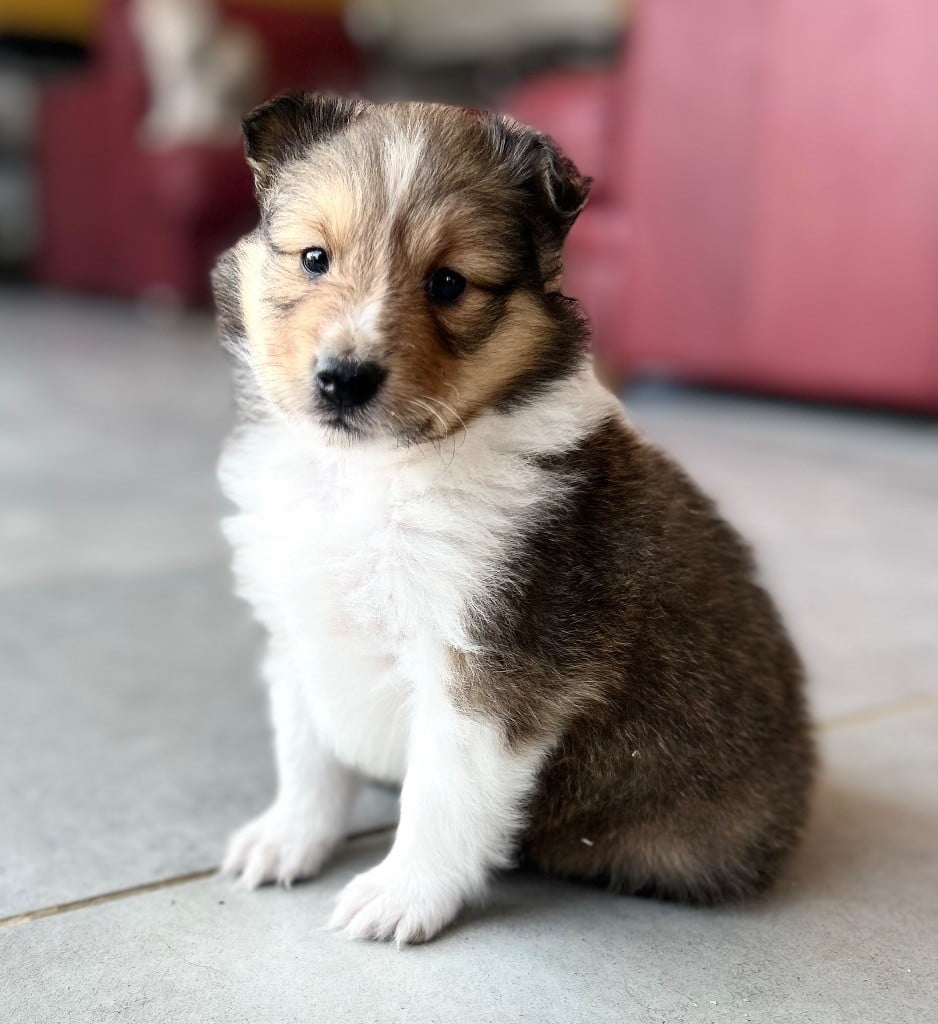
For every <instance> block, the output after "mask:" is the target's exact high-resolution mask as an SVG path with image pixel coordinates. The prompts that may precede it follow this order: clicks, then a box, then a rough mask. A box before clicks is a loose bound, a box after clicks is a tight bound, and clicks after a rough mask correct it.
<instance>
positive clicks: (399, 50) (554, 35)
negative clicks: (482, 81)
mask: <svg viewBox="0 0 938 1024" xmlns="http://www.w3.org/2000/svg"><path fill="white" fill-rule="evenodd" d="M629 6H630V5H629V4H627V3H623V0H575V2H571V0H351V3H350V4H349V9H348V17H349V24H350V28H351V30H352V32H353V33H354V34H355V35H356V36H357V37H358V38H359V39H360V40H361V41H362V42H366V43H369V44H372V45H380V46H381V47H382V48H384V49H385V50H386V51H388V52H391V53H393V54H394V55H395V56H397V57H399V58H402V59H404V60H408V61H413V62H414V63H424V64H427V63H430V64H439V63H446V62H448V61H460V60H477V59H479V58H484V59H499V58H504V57H510V56H511V55H512V54H515V53H518V52H522V51H525V50H533V49H537V48H540V47H555V46H558V45H567V46H583V45H585V46H591V45H596V44H602V43H604V42H605V41H607V40H608V39H609V37H610V36H612V35H614V34H615V33H616V32H617V31H618V30H619V29H620V28H621V27H622V24H623V22H624V20H625V15H626V12H627V8H628V7H629Z"/></svg>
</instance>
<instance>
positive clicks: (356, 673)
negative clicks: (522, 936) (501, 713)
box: [220, 374, 613, 780]
mask: <svg viewBox="0 0 938 1024" xmlns="http://www.w3.org/2000/svg"><path fill="white" fill-rule="evenodd" d="M612 403H613V400H612V398H611V396H609V395H608V394H607V393H606V392H604V391H602V389H600V388H599V387H598V385H596V384H595V382H594V381H593V379H592V376H591V374H584V376H583V377H581V378H577V379H576V380H574V381H572V382H566V383H565V384H564V385H562V387H560V388H558V389H557V390H556V391H555V392H553V393H548V394H547V395H545V396H543V397H542V398H541V399H539V400H538V401H537V402H535V403H532V404H531V405H530V406H527V407H525V408H524V409H523V410H521V411H516V412H514V413H511V414H507V415H496V414H490V415H487V416H485V417H481V418H480V419H479V420H477V421H476V422H475V423H473V424H472V425H471V426H470V428H469V430H468V431H467V432H466V434H464V435H460V436H458V437H456V438H454V439H450V440H448V441H447V442H445V443H444V445H443V446H442V449H441V450H438V449H435V448H430V447H421V448H410V449H404V450H396V449H388V448H383V447H382V448H377V447H372V446H361V447H356V448H352V449H344V448H341V447H330V446H326V445H325V444H324V443H323V442H322V441H321V440H320V439H319V438H318V437H317V436H316V435H314V434H313V433H312V432H311V431H309V430H308V429H305V428H300V427H297V426H295V425H289V424H285V423H279V422H278V423H273V424H264V425H259V426H254V427H250V428H247V429H246V430H245V431H243V432H242V433H241V434H239V435H238V436H237V437H236V438H235V439H234V440H233V441H232V443H231V444H230V446H229V448H228V450H227V452H226V454H225V457H224V459H223V461H222V466H221V470H220V476H221V480H222V484H223V486H224V488H225V491H226V493H227V494H228V496H229V497H230V498H232V500H233V501H234V502H235V503H236V504H237V505H238V506H239V508H240V514H238V515H236V516H234V517H232V518H231V519H229V520H228V521H227V522H226V532H227V534H228V537H229V539H230V540H231V543H232V545H233V547H234V549H235V560H234V567H235V575H236V578H237V581H238V587H239V592H240V593H241V595H242V596H243V597H245V598H246V599H247V600H248V601H250V602H251V604H252V605H253V606H254V608H255V611H256V613H257V615H258V617H259V618H260V619H261V621H262V622H263V623H264V624H265V625H266V626H267V628H268V629H269V630H270V633H271V648H272V651H273V652H274V653H275V655H276V656H277V657H278V658H280V659H287V660H289V661H290V663H291V665H292V669H293V671H295V672H296V673H298V674H299V676H300V678H301V680H302V685H303V688H304V691H305V692H306V693H307V694H308V701H309V710H310V714H311V716H312V717H313V720H314V722H315V726H316V729H317V731H318V732H319V734H320V738H321V739H322V740H323V742H324V743H326V744H328V745H329V747H330V748H331V749H333V750H334V752H335V753H336V754H337V755H338V756H339V758H340V759H341V760H343V761H345V762H346V763H348V764H351V765H354V766H355V767H357V768H359V769H360V770H362V771H364V772H365V773H366V774H369V775H373V776H376V777H379V778H388V779H398V780H399V779H400V778H401V777H402V776H403V772H404V768H405V764H406V746H407V737H408V731H409V724H410V706H411V701H410V697H411V695H412V693H413V691H414V689H415V688H420V687H440V686H445V678H443V675H444V671H445V670H444V659H443V654H444V651H445V650H446V649H447V648H450V649H457V650H467V649H470V648H471V646H472V638H471V634H470V631H469V629H468V628H467V625H468V623H469V622H470V621H478V618H479V617H480V616H481V617H482V618H483V619H484V616H485V614H486V610H487V607H488V605H489V603H490V602H491V600H492V598H493V597H494V595H495V593H496V591H497V587H498V583H499V580H500V578H501V577H502V575H503V573H504V569H505V565H506V562H507V561H508V559H509V556H510V555H511V553H512V551H513V549H514V548H515V546H516V545H518V544H519V543H522V542H523V539H524V537H525V535H526V534H527V533H528V531H529V529H530V526H531V525H532V524H533V523H535V522H537V521H538V520H539V519H541V518H542V517H543V516H545V515H547V514H549V510H550V508H551V506H553V505H555V503H556V502H558V501H559V500H561V499H562V497H563V491H562V488H558V487H557V485H556V480H553V479H550V478H548V476H547V474H546V473H545V472H544V471H543V470H542V469H541V468H539V467H538V465H537V464H536V462H535V460H534V458H533V457H534V456H536V455H538V454H547V453H550V452H552V451H559V450H563V449H566V448H569V447H571V446H572V445H574V444H576V443H577V441H578V440H579V439H580V438H581V437H582V436H583V435H584V434H585V433H586V432H588V431H589V430H590V429H591V428H592V427H593V426H594V425H595V424H596V423H597V422H598V421H599V419H601V418H602V417H604V416H608V415H609V413H610V410H611V408H612V407H613V406H612Z"/></svg>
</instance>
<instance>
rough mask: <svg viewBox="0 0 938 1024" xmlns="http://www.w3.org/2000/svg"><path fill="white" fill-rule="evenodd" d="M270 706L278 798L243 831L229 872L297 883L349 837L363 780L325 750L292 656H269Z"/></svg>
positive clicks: (232, 849) (248, 882) (244, 878)
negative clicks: (350, 815) (351, 814)
mask: <svg viewBox="0 0 938 1024" xmlns="http://www.w3.org/2000/svg"><path fill="white" fill-rule="evenodd" d="M264 671H265V675H266V676H267V679H268V682H269V684H270V711H271V720H272V723H273V727H274V743H275V748H276V761H277V796H276V798H275V800H274V802H273V803H272V804H271V806H270V807H269V808H268V809H267V810H266V811H265V812H264V813H263V814H261V815H260V816H259V817H257V818H255V819H254V820H253V821H251V822H248V824H247V825H245V826H244V827H243V828H242V829H240V830H239V831H238V832H236V833H235V834H234V835H233V836H232V838H231V840H230V842H229V844H228V851H227V854H226V855H225V860H224V863H223V865H222V872H223V874H227V875H234V876H238V877H239V878H240V881H241V883H242V884H243V885H245V886H247V887H248V888H250V889H254V888H257V886H259V885H262V884H263V883H265V882H278V883H279V884H281V885H285V886H290V885H291V884H292V883H293V882H295V881H299V880H300V879H303V878H311V877H312V876H314V875H316V874H317V873H318V872H319V870H320V868H321V867H322V866H323V864H324V863H325V861H326V860H327V858H328V857H329V855H330V854H331V853H332V851H333V850H334V849H335V847H336V845H337V844H338V843H339V841H340V840H341V839H342V838H343V837H344V836H345V831H346V826H347V821H348V813H349V809H350V807H351V805H352V801H353V800H354V798H355V796H356V795H357V793H358V791H359V789H360V787H361V779H360V777H359V776H358V775H357V773H355V772H354V771H352V770H351V769H349V768H347V767H346V766H345V765H343V764H341V763H340V762H339V761H338V760H337V759H336V758H335V757H334V755H333V754H332V753H331V752H330V751H329V750H327V749H325V748H324V747H323V745H322V743H321V742H320V740H319V737H318V736H317V735H316V732H315V730H314V727H313V721H312V717H311V714H310V710H309V707H308V704H307V701H306V699H305V696H304V694H303V691H302V683H301V680H300V679H299V678H298V677H297V674H296V670H295V667H294V666H293V665H292V664H291V663H290V661H289V659H286V658H281V657H275V656H274V655H273V654H271V655H270V656H268V658H267V661H266V663H265V666H264Z"/></svg>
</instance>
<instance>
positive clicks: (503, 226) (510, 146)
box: [214, 94, 589, 443]
mask: <svg viewBox="0 0 938 1024" xmlns="http://www.w3.org/2000/svg"><path fill="white" fill-rule="evenodd" d="M244 134H245V150H246V154H247V159H248V162H249V163H250V165H251V168H252V170H253V172H254V177H255V184H256V190H257V196H258V202H259V205H260V210H261V220H260V225H259V227H258V229H257V230H256V231H255V232H253V233H252V234H250V235H248V236H247V237H246V238H244V239H242V240H241V242H239V243H238V245H237V246H235V248H234V249H232V250H231V251H230V252H229V253H227V254H225V256H224V257H222V259H221V261H220V262H219V265H218V267H217V268H216V272H215V277H214V280H215V288H216V297H217V300H218V304H219V310H220V322H221V327H222V332H223V334H225V335H226V340H227V342H228V344H229V345H231V346H233V347H235V348H236V349H238V350H239V353H240V354H241V355H242V356H243V358H244V359H245V361H246V362H247V363H248V364H249V366H250V367H251V369H252V371H253V375H254V377H255V379H256V383H257V385H258V387H259V389H260V391H261V393H262V395H263V396H264V398H265V399H266V400H267V401H268V402H269V403H272V404H273V405H274V406H276V407H277V408H278V409H279V410H280V411H281V412H282V413H284V414H285V415H287V416H288V417H297V418H306V419H311V420H312V421H314V422H316V423H318V424H320V425H321V426H323V427H324V428H326V429H327V430H328V431H330V432H335V433H336V434H338V435H341V436H344V437H353V438H354V437H359V438H366V437H382V436H383V437H389V438H393V439H394V440H396V441H398V442H400V443H408V442H413V441H420V440H425V439H434V438H440V437H443V436H446V435H447V434H448V433H450V432H452V431H453V430H455V429H457V428H458V427H459V426H460V424H461V423H463V424H464V423H466V422H468V420H469V419H470V418H471V417H473V416H475V415H476V414H477V413H479V412H480V411H482V410H484V409H486V408H488V407H490V406H492V405H497V404H499V403H504V402H507V401H510V400H521V401H523V400H524V399H525V398H526V397H527V396H529V395H530V394H532V393H534V392H535V391H536V390H537V389H538V388H539V387H543V386H544V384H545V383H546V382H548V381H550V380H553V379H556V378H557V377H558V376H562V375H563V374H565V373H569V372H570V371H571V370H572V368H573V367H574V366H575V365H576V364H578V363H579V361H580V359H581V358H582V352H583V345H584V331H583V329H582V327H581V325H580V320H579V317H578V315H577V312H576V309H575V306H574V305H573V304H572V302H571V300H568V299H565V298H563V297H562V296H561V295H560V293H559V278H560V272H561V260H560V250H561V246H562V244H563V241H564V238H565V237H566V234H567V232H568V230H569V229H570V226H571V225H572V223H573V221H574V219H575V218H576V216H577V214H578V213H579V212H580V210H581V209H582V208H583V206H584V204H585V202H586V198H587V193H588V189H589V181H588V179H585V178H583V177H581V176H580V175H579V173H578V172H577V170H576V168H575V167H574V166H573V164H572V163H570V161H569V160H567V159H566V158H564V157H563V156H561V155H560V153H559V152H558V151H557V149H556V147H555V146H554V144H553V143H552V142H551V141H550V140H549V139H548V138H547V137H546V136H544V135H542V134H540V133H538V132H536V131H534V130H533V129H530V128H527V127H524V126H522V125H520V124H518V123H516V122H514V121H512V120H510V119H508V118H504V117H499V116H496V115H493V114H488V113H480V112H478V111H469V110H466V109H463V108H456V107H446V106H440V105H432V104H417V103H415V104H391V105H376V104H370V103H365V102H361V101H352V100H343V99H337V98H333V97H323V96H316V95H311V94H286V95H283V96H279V97H277V98H276V99H274V100H272V101H271V102H269V103H266V104H264V105H263V106H261V107H259V108H258V109H256V110H255V111H253V112H252V113H251V114H250V115H248V117H247V118H246V120H245V122H244Z"/></svg>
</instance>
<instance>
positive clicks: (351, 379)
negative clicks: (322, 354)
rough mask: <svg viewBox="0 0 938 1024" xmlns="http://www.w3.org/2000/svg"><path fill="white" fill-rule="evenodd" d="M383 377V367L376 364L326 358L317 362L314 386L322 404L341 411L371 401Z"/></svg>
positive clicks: (356, 407)
mask: <svg viewBox="0 0 938 1024" xmlns="http://www.w3.org/2000/svg"><path fill="white" fill-rule="evenodd" d="M385 376H386V373H385V371H384V369H383V368H382V367H381V366H379V365H378V363H362V362H359V361H358V360H357V359H348V358H342V359H339V358H334V357H329V358H326V359H321V360H320V361H319V362H318V363H317V365H316V370H315V374H314V385H315V388H316V393H317V395H318V396H319V399H320V401H321V402H322V403H323V405H325V406H327V407H328V408H330V409H332V410H334V411H335V412H338V413H343V412H349V411H351V410H352V409H358V408H360V407H361V406H363V405H366V404H367V403H368V402H370V401H371V400H372V398H374V397H375V395H376V394H377V393H378V389H379V388H380V387H381V385H382V383H383V382H384V378H385Z"/></svg>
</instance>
